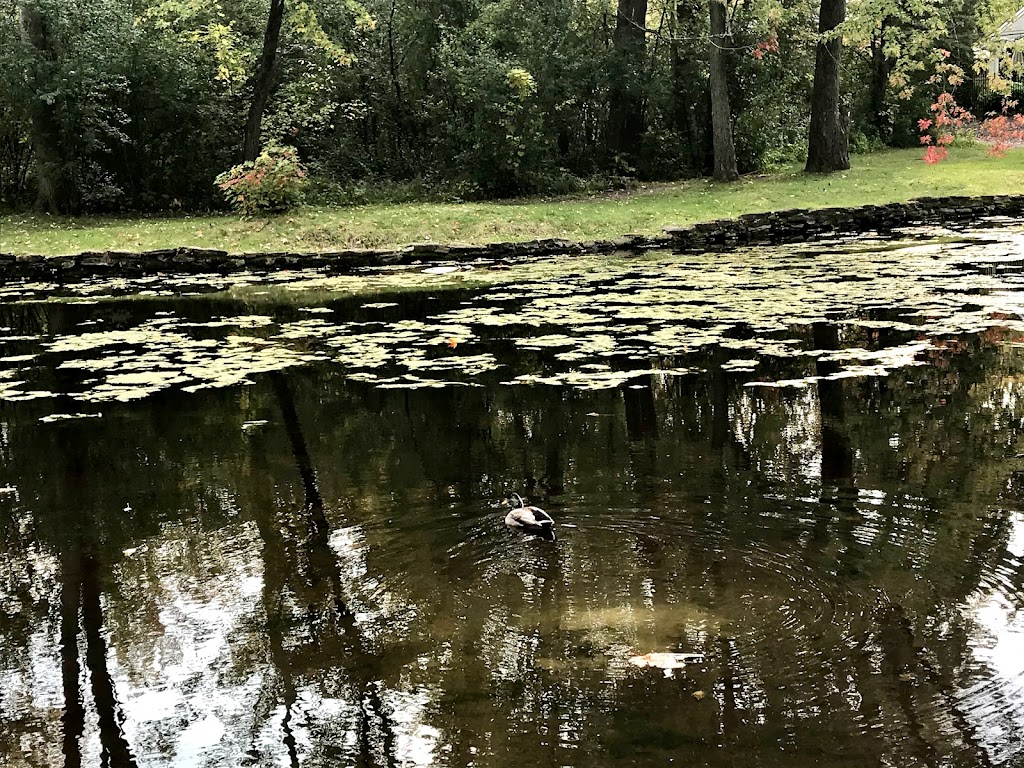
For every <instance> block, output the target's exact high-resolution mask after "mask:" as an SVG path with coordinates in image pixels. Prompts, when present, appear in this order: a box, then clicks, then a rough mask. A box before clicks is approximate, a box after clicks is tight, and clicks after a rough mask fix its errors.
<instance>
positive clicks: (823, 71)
mask: <svg viewBox="0 0 1024 768" xmlns="http://www.w3.org/2000/svg"><path fill="white" fill-rule="evenodd" d="M1015 11H1016V8H1015V7H1014V6H1013V5H1012V4H1006V3H1004V2H1002V0H849V2H848V3H847V2H844V1H843V0H821V2H820V3H819V2H818V1H817V0H786V1H785V2H776V1H775V0H747V1H744V2H741V1H739V0H727V2H724V3H722V2H718V0H602V1H599V2H595V1H594V0H549V1H548V2H544V3H541V2H535V1H534V0H444V1H443V2H442V1H441V0H366V2H365V3H363V4H357V3H356V2H355V0H348V1H347V2H328V1H327V0H304V1H300V0H0V72H2V74H3V81H4V84H5V87H4V89H3V90H0V205H2V206H3V207H8V208H18V207H30V206H35V207H37V208H38V209H40V210H43V211H47V212H52V213H77V212H88V211H107V210H163V209H172V210H173V209H195V208H208V207H211V206H213V207H215V206H219V205H223V204H224V198H223V195H222V194H221V190H219V189H218V188H217V187H216V186H215V185H214V179H215V178H216V177H217V176H218V174H221V173H223V172H224V171H226V170H227V169H229V168H231V167H232V166H235V165H237V164H238V163H240V162H242V161H244V160H249V161H251V160H254V159H255V158H256V157H257V156H258V155H259V154H260V152H261V151H262V150H263V149H265V148H266V147H267V146H272V145H283V146H286V147H291V148H293V149H294V150H296V151H297V152H298V157H299V158H300V159H301V162H302V163H303V165H304V166H305V168H306V169H307V170H308V171H309V178H310V181H311V184H310V185H309V187H310V193H311V195H312V196H313V198H315V199H317V200H319V201H321V202H325V203H342V202H349V201H358V200H363V199H366V198H367V197H368V196H372V195H379V194H389V195H392V196H397V195H405V196H420V195H441V196H445V197H447V198H461V199H471V198H480V197H502V196H509V195H515V194H524V193H538V192H555V193H557V192H570V191H575V190H579V189H583V188H586V187H587V185H607V184H615V183H618V182H620V181H621V180H624V179H628V178H641V179H672V178H684V177H691V176H701V175H712V174H713V175H714V176H715V178H718V179H721V180H732V179H735V178H736V177H737V174H739V173H745V172H751V171H758V170H764V169H769V168H771V167H773V166H775V165H777V164H779V163H781V162H803V161H804V160H805V159H806V162H807V169H808V170H809V171H815V172H829V171H834V170H838V169H842V168H846V167H848V165H849V162H850V160H849V152H850V149H851V148H852V149H853V150H855V151H859V150H865V149H870V148H875V147H881V146H886V145H891V146H907V145H910V144H917V143H918V142H919V140H920V138H921V137H920V135H919V132H918V128H917V120H918V119H920V118H923V117H927V116H928V115H929V114H930V113H929V105H930V104H932V103H934V102H935V100H936V99H937V98H938V96H939V95H940V94H941V93H942V92H944V91H945V92H954V93H955V96H956V98H957V99H958V100H959V101H960V102H961V103H965V104H967V105H968V106H972V107H974V108H975V109H978V108H979V105H978V104H975V103H974V102H976V101H977V98H976V92H977V90H978V89H977V87H976V85H975V73H976V69H975V66H976V60H977V59H978V54H979V51H982V50H989V51H993V53H994V55H996V56H1005V57H1007V58H1009V57H1010V55H1011V53H1012V52H1010V51H1008V50H1006V49H1005V48H1002V47H1001V46H1000V43H999V40H998V35H997V28H998V25H999V23H1000V22H1002V21H1004V20H1005V19H1006V18H1007V17H1008V16H1009V15H1012V13H1013V12H1015ZM984 71H987V70H984ZM1008 71H1009V70H1005V69H1004V73H1005V72H1008ZM288 156H289V157H292V156H293V155H288ZM854 162H856V158H854Z"/></svg>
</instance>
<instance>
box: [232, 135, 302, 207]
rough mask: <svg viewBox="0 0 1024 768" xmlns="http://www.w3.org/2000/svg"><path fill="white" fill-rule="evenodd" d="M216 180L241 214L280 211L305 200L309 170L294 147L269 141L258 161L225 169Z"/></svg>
mask: <svg viewBox="0 0 1024 768" xmlns="http://www.w3.org/2000/svg"><path fill="white" fill-rule="evenodd" d="M215 183H216V184H217V186H218V187H220V189H221V191H222V192H223V193H224V197H225V198H226V199H227V201H228V203H230V205H231V207H232V208H234V209H235V210H236V211H238V212H239V213H241V214H244V215H246V216H255V215H257V214H260V213H281V212H282V211H287V210H288V209H289V208H292V207H294V206H296V205H298V204H299V203H300V202H301V201H302V193H303V189H304V188H305V185H306V170H305V169H304V168H303V167H302V164H301V163H300V162H299V153H298V151H297V150H296V149H295V148H294V147H283V146H281V145H280V144H270V145H268V146H267V147H266V148H264V150H263V151H262V152H260V155H259V157H257V158H256V160H255V161H253V162H251V163H242V164H241V165H236V166H235V167H233V168H231V169H229V170H227V171H225V172H224V173H222V174H220V175H219V176H217V178H216V181H215Z"/></svg>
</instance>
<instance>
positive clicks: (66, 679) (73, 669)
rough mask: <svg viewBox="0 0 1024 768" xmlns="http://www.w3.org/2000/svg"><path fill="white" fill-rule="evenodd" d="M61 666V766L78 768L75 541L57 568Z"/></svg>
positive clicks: (78, 571)
mask: <svg viewBox="0 0 1024 768" xmlns="http://www.w3.org/2000/svg"><path fill="white" fill-rule="evenodd" d="M60 585H61V589H60V662H61V663H60V666H61V680H62V682H63V688H64V714H63V716H62V717H61V721H62V722H63V723H64V739H63V744H64V748H63V753H64V768H81V766H82V734H83V733H84V732H85V706H84V705H83V702H82V689H81V684H80V678H81V675H82V666H81V663H80V661H79V659H78V612H79V609H80V608H81V604H82V553H81V548H80V547H79V546H78V545H77V543H76V544H68V545H65V549H64V550H63V551H62V552H61V569H60Z"/></svg>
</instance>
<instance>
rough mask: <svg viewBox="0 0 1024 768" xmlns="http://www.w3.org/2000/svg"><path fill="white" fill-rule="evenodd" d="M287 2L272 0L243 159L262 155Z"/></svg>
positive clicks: (254, 84)
mask: <svg viewBox="0 0 1024 768" xmlns="http://www.w3.org/2000/svg"><path fill="white" fill-rule="evenodd" d="M284 2H285V0H270V15H269V16H267V27H266V30H264V32H263V52H262V53H261V54H260V60H259V64H257V65H256V72H255V74H254V75H253V78H252V102H250V104H249V117H248V119H247V120H246V122H245V140H244V142H243V145H242V159H243V160H246V161H251V160H255V159H256V158H257V157H258V156H259V154H260V127H261V125H262V124H263V113H264V112H265V111H266V109H267V102H269V101H270V93H271V91H272V90H273V88H274V76H275V75H276V74H277V47H278V43H279V41H280V39H281V24H282V23H283V21H284Z"/></svg>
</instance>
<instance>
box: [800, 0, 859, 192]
mask: <svg viewBox="0 0 1024 768" xmlns="http://www.w3.org/2000/svg"><path fill="white" fill-rule="evenodd" d="M845 18H846V0H821V10H820V13H819V17H818V33H819V34H821V35H825V34H827V33H829V32H831V31H832V30H834V29H835V28H836V27H838V26H839V25H840V24H842V23H843V20H844V19H845ZM842 51H843V41H842V39H841V38H840V37H838V36H837V37H832V38H830V39H828V40H819V41H818V53H817V58H816V59H815V62H814V90H813V93H812V95H811V130H810V135H809V137H808V142H807V168H806V170H807V171H808V172H809V173H831V172H832V171H842V170H845V169H847V168H849V167H850V147H849V136H848V135H847V131H846V121H845V118H844V115H843V112H842V107H841V105H840V103H839V69H840V61H841V57H842Z"/></svg>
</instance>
